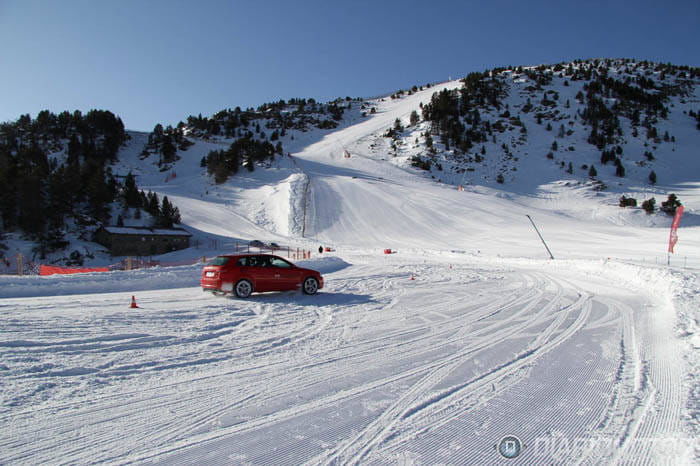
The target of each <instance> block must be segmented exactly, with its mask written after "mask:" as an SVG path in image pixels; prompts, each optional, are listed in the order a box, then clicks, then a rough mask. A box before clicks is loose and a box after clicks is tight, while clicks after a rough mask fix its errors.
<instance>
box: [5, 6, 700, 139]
mask: <svg viewBox="0 0 700 466" xmlns="http://www.w3.org/2000/svg"><path fill="white" fill-rule="evenodd" d="M699 30H700V2H699V1H697V0H689V1H685V0H674V1H670V2H668V1H667V2H658V1H653V2H652V1H646V0H638V1H635V2H631V1H596V0H590V1H586V2H574V1H547V2H545V1H536V0H527V1H523V0H520V1H506V0H503V1H497V0H494V1H490V2H487V1H483V2H482V1H440V0H433V1H425V0H422V1H413V0H402V1H380V0H376V1H365V0H354V1H345V2H342V3H341V2H334V1H332V0H325V1H316V0H310V1H304V0H298V1H296V2H289V1H265V0H260V1H257V2H253V1H204V0H203V1H196V2H195V1H191V0H189V1H179V0H168V1H160V0H145V1H141V0H139V1H134V0H119V1H116V0H115V1H106V0H105V1H101V0H100V1H88V0H63V1H49V0H45V1H33V0H0V44H2V46H1V47H0V121H8V120H15V119H16V118H17V117H18V116H19V115H21V114H23V113H30V114H31V115H32V116H35V115H36V113H37V112H38V111H40V110H43V109H49V110H51V111H54V112H59V111H62V110H74V109H80V110H83V111H86V110H89V109H91V108H101V109H107V110H111V111H113V112H114V113H116V114H118V115H119V116H121V117H122V119H123V120H124V123H125V125H126V127H127V128H129V129H137V130H148V131H150V130H151V129H152V128H153V126H154V125H155V124H156V123H158V122H161V123H164V124H175V123H177V122H178V121H180V120H185V119H186V117H187V116H188V115H190V114H198V113H202V114H203V115H210V114H212V113H214V112H216V111H218V110H221V109H223V108H229V107H235V106H240V107H243V108H245V107H249V106H253V107H254V106H258V105H260V104H262V103H264V102H270V101H274V100H279V99H288V98H291V97H314V98H315V99H317V100H323V101H325V100H329V99H332V98H335V97H345V96H348V95H349V96H352V97H366V96H376V95H379V94H383V93H387V92H392V91H394V90H397V89H400V88H406V87H410V86H412V85H414V84H424V83H427V82H438V81H444V80H446V79H447V78H448V77H452V78H457V77H461V76H464V75H466V74H467V73H469V72H471V71H483V70H484V69H486V68H492V67H494V66H505V65H530V64H540V63H556V62H560V61H568V60H573V59H576V58H589V57H630V58H639V59H648V60H653V61H662V62H671V63H674V64H682V65H691V66H700V47H698V31H699Z"/></svg>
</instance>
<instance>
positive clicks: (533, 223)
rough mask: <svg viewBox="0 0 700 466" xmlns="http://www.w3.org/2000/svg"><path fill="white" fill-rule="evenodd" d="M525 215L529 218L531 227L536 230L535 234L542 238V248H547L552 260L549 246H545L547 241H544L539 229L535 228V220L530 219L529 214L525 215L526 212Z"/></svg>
mask: <svg viewBox="0 0 700 466" xmlns="http://www.w3.org/2000/svg"><path fill="white" fill-rule="evenodd" d="M525 216H526V217H527V218H529V219H530V223H532V226H533V228H534V229H535V231H536V232H537V236H539V237H540V240H542V244H544V248H545V249H546V250H547V252H548V253H549V258H550V259H552V260H553V259H554V256H553V255H552V251H550V250H549V247H548V246H547V243H546V242H545V241H544V238H543V237H542V235H541V234H540V230H538V229H537V225H535V222H534V221H533V220H532V217H530V216H529V215H527V214H526V215H525Z"/></svg>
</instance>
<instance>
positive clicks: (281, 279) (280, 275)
mask: <svg viewBox="0 0 700 466" xmlns="http://www.w3.org/2000/svg"><path fill="white" fill-rule="evenodd" d="M200 284H201V285H202V290H204V291H211V292H213V293H215V294H216V293H221V294H225V293H235V294H236V296H237V297H239V298H247V297H248V296H250V294H251V293H252V292H254V291H255V292H264V291H288V290H296V289H298V288H301V290H302V291H303V292H304V293H305V294H316V292H317V291H318V290H320V289H321V288H323V277H322V276H321V274H320V273H318V272H317V271H315V270H311V269H304V268H302V267H297V266H296V265H294V264H292V263H291V262H289V261H287V260H285V259H282V258H281V257H277V256H273V255H271V254H242V255H230V256H229V255H225V256H218V257H216V258H215V259H214V260H213V261H211V262H210V263H209V264H207V265H205V266H204V268H203V269H202V279H201V280H200Z"/></svg>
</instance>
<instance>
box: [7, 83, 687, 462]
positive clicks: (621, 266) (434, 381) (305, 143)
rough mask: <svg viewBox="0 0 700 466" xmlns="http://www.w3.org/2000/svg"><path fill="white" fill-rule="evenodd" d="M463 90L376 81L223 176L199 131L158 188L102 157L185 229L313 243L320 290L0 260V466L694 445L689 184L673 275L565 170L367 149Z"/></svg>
mask: <svg viewBox="0 0 700 466" xmlns="http://www.w3.org/2000/svg"><path fill="white" fill-rule="evenodd" d="M458 85H459V83H458V82H449V83H444V84H441V85H438V86H434V87H433V88H431V89H427V90H425V91H422V92H417V93H415V94H413V95H411V96H407V97H403V98H401V99H397V100H391V101H390V100H389V99H385V100H383V101H382V100H378V101H377V102H376V105H377V113H376V114H374V115H372V116H370V117H367V118H365V119H357V120H356V121H352V122H350V123H349V124H347V125H345V126H343V127H341V128H340V129H338V130H336V131H333V132H329V131H319V132H315V133H313V132H312V133H309V134H305V135H303V137H301V136H300V135H298V136H300V137H297V138H296V139H295V140H294V141H295V142H293V143H292V142H290V143H289V144H287V142H285V147H286V148H289V149H290V150H291V152H292V157H284V158H281V159H279V160H278V161H276V162H275V165H274V166H273V167H271V168H270V169H268V170H256V171H255V172H254V173H252V174H248V173H246V174H243V173H241V174H239V175H236V177H235V178H234V179H232V180H231V181H230V182H228V183H226V184H224V185H220V186H214V185H211V184H210V183H209V182H208V181H206V179H205V178H203V176H202V169H201V168H199V160H200V159H201V157H202V155H205V154H206V151H208V150H210V149H212V148H217V149H218V148H220V147H221V145H220V144H219V145H217V143H213V142H209V143H204V142H198V143H197V144H196V145H195V146H194V147H192V148H190V151H191V152H189V151H188V153H186V154H187V156H186V157H183V160H181V161H179V162H178V165H177V167H176V168H177V175H178V176H177V178H176V179H174V180H170V181H168V182H167V183H166V182H164V181H163V179H164V174H163V173H154V171H153V170H150V171H149V167H147V166H146V162H148V161H146V162H144V161H140V160H139V159H138V147H137V146H134V150H133V151H132V156H131V158H129V157H128V156H127V157H125V158H124V160H123V161H122V163H123V167H122V169H124V170H126V169H131V170H133V171H134V172H135V173H136V174H137V175H138V180H139V186H143V187H144V188H149V189H153V190H156V191H158V192H159V194H167V195H168V197H169V198H170V199H171V200H173V201H174V202H175V204H176V205H177V206H178V207H179V208H180V210H181V213H182V217H183V223H184V224H185V226H186V228H188V229H189V230H190V231H191V232H193V233H194V234H195V238H196V239H197V238H199V239H202V240H207V239H217V240H220V241H221V242H220V243H219V244H221V245H223V246H224V247H223V248H220V249H224V250H225V248H227V247H230V246H231V245H232V244H233V243H234V242H237V241H243V240H249V239H262V240H267V241H276V242H279V243H282V244H288V245H290V246H293V247H306V248H309V249H316V248H317V247H318V245H319V244H322V245H326V246H333V247H334V248H335V249H336V252H335V253H332V254H330V255H329V254H325V255H324V256H323V257H320V258H319V257H316V258H314V259H313V260H311V261H309V262H308V264H307V265H308V266H310V267H313V268H317V269H319V270H321V271H322V273H323V274H324V276H325V278H326V284H327V285H326V288H325V289H324V290H322V292H321V293H319V294H318V295H317V296H304V295H301V294H297V293H268V294H263V295H254V296H253V297H252V298H250V299H248V300H236V299H228V298H217V297H213V296H210V295H208V294H206V295H205V294H202V292H201V290H200V289H199V287H198V286H197V285H198V274H199V267H198V266H182V267H176V268H169V269H165V268H163V269H151V270H146V271H131V272H110V273H103V274H86V275H75V276H65V277H46V278H40V277H0V307H1V309H2V312H0V328H2V329H3V333H2V336H1V337H0V356H1V358H0V359H1V362H0V382H1V383H2V404H1V406H0V418H1V422H2V425H3V426H4V427H3V429H1V430H0V462H2V463H25V464H37V463H43V462H49V463H88V462H97V461H100V462H110V463H130V462H145V461H149V462H157V463H161V462H162V463H177V464H181V463H197V464H203V463H207V464H248V463H251V464H296V463H310V464H356V463H362V464H365V463H367V464H386V463H401V464H496V463H499V462H502V461H503V462H505V461H506V460H505V459H503V458H502V457H501V456H500V455H499V453H498V452H497V451H496V448H495V447H496V445H497V444H498V443H499V440H500V439H501V438H503V437H504V436H506V435H515V436H517V437H518V438H519V439H520V440H521V441H522V442H523V444H524V445H525V448H524V449H523V450H522V452H521V454H520V456H519V457H518V458H517V459H516V460H512V461H510V462H511V463H513V464H543V463H573V462H575V463H584V464H600V463H616V462H617V463H635V464H639V463H641V464H663V463H672V464H678V463H689V464H692V463H694V462H697V460H698V458H699V455H700V449H699V447H698V441H697V438H698V416H699V413H700V408H699V407H698V399H699V397H700V393H699V392H700V389H699V388H698V386H699V385H698V376H697V374H698V369H700V365H699V364H698V361H699V358H698V348H700V336H699V334H698V324H697V321H698V309H699V307H698V304H699V301H700V283H699V282H698V279H697V270H698V267H699V266H700V240H698V226H697V225H698V223H697V222H696V220H695V219H696V215H695V208H694V207H693V205H692V203H687V204H686V208H687V209H688V210H687V212H688V217H687V219H688V222H687V224H686V225H687V226H685V227H684V228H682V229H681V230H680V232H679V237H680V240H679V243H678V245H677V253H678V254H677V255H676V256H674V257H673V259H672V261H673V267H670V268H669V267H666V266H665V261H666V256H665V253H664V251H665V243H666V241H667V238H668V228H667V227H668V224H669V223H670V221H669V220H668V219H665V218H663V217H660V216H659V217H656V218H657V221H656V222H647V221H646V217H644V220H641V219H639V218H637V217H638V215H637V213H636V212H628V211H623V210H622V209H619V208H617V207H613V206H611V205H609V204H606V203H605V202H601V201H600V200H599V199H597V196H596V195H595V194H592V193H591V192H590V191H588V190H583V189H582V190H580V191H578V190H576V189H571V187H570V186H565V183H564V182H562V183H558V182H552V183H549V184H547V185H542V186H541V187H539V188H538V191H537V192H532V191H531V190H527V189H525V187H526V186H527V185H528V184H529V183H531V181H532V180H525V181H523V184H522V185H521V186H520V187H521V188H522V189H519V188H518V187H517V186H515V187H513V186H510V187H509V189H508V190H499V189H496V187H495V186H493V185H487V186H476V185H471V186H468V187H467V189H466V190H465V191H457V190H456V189H455V188H454V186H452V185H447V184H442V183H437V182H436V181H435V180H434V179H431V178H430V177H429V176H425V175H423V174H419V173H416V171H414V170H413V169H410V168H407V167H406V164H405V163H402V161H401V160H399V158H397V159H392V158H391V157H390V156H388V157H387V156H386V155H382V154H381V153H377V152H373V151H372V147H373V144H376V143H377V141H378V138H380V135H381V133H382V132H383V131H384V130H386V129H387V128H388V127H391V126H392V125H393V122H394V120H395V119H396V118H403V119H405V118H407V117H408V115H409V114H410V112H411V111H413V110H414V109H416V108H418V105H419V103H420V102H427V101H428V100H429V99H430V96H431V95H432V93H433V92H435V91H437V90H440V89H441V88H450V87H456V86H458ZM343 150H348V151H349V152H350V153H351V154H352V156H351V157H350V158H345V157H343ZM127 155H128V154H127ZM694 189H695V188H693V187H692V186H689V185H687V190H688V191H687V192H688V198H689V199H694V197H693V196H692V193H696V191H694ZM695 198H697V197H695ZM526 215H531V216H532V218H533V219H534V220H535V221H536V222H537V223H538V226H539V227H540V230H541V231H542V233H543V235H544V236H545V238H546V239H547V240H548V242H549V246H550V248H551V249H552V252H553V254H554V256H555V257H556V259H555V260H554V261H551V260H547V257H548V256H547V254H546V251H545V250H544V248H543V246H542V245H541V243H540V242H539V239H538V237H537V235H536V233H535V232H534V231H533V230H532V227H531V225H530V223H529V221H528V219H527V217H526ZM384 248H392V249H397V250H398V253H397V254H392V255H384V254H382V250H383V249H384ZM212 252H214V253H215V252H216V251H215V250H211V251H208V250H194V251H181V252H178V253H173V254H172V255H171V256H170V257H171V258H172V259H174V260H176V259H182V258H184V257H186V256H187V255H189V256H190V257H191V258H195V257H197V256H201V255H210V254H211V253H212ZM412 277H413V278H414V279H411V278H412ZM132 295H135V296H136V298H137V302H138V304H139V306H140V308H138V309H130V308H128V304H129V301H130V299H131V296H132Z"/></svg>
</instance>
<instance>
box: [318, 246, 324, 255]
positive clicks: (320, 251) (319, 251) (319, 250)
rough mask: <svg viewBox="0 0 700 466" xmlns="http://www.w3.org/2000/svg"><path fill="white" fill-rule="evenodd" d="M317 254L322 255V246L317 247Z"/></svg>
mask: <svg viewBox="0 0 700 466" xmlns="http://www.w3.org/2000/svg"><path fill="white" fill-rule="evenodd" d="M318 253H319V254H322V253H323V246H319V247H318Z"/></svg>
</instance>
